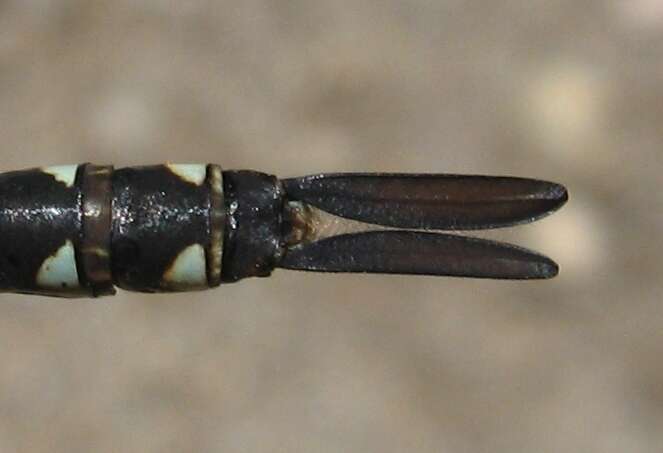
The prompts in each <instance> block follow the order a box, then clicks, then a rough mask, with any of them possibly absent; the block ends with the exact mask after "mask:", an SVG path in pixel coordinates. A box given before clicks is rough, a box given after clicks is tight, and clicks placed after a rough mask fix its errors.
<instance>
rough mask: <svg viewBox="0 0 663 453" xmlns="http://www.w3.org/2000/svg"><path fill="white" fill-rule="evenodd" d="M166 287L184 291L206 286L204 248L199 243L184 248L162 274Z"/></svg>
mask: <svg viewBox="0 0 663 453" xmlns="http://www.w3.org/2000/svg"><path fill="white" fill-rule="evenodd" d="M163 279H164V283H165V285H166V287H167V288H170V289H173V290H181V291H186V290H189V289H197V288H206V287H207V270H206V262H205V250H204V249H203V247H202V246H201V245H199V244H195V245H191V246H189V247H187V248H186V249H184V250H183V251H182V252H181V253H180V254H179V255H178V256H177V258H176V259H175V261H174V262H173V264H172V265H171V266H170V268H169V269H168V270H167V271H166V273H165V274H164V276H163Z"/></svg>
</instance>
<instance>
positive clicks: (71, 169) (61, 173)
mask: <svg viewBox="0 0 663 453" xmlns="http://www.w3.org/2000/svg"><path fill="white" fill-rule="evenodd" d="M77 170H78V165H61V166H58V167H45V168H42V171H43V172H44V173H48V174H49V175H53V177H54V178H55V180H56V181H60V182H61V183H64V184H65V185H66V186H67V187H73V186H74V182H76V171H77Z"/></svg>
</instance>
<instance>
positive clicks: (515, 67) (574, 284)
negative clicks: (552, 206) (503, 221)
mask: <svg viewBox="0 0 663 453" xmlns="http://www.w3.org/2000/svg"><path fill="white" fill-rule="evenodd" d="M0 139H1V148H0V149H1V151H0V152H1V156H2V158H1V159H0V167H1V168H0V170H2V171H6V170H11V169H17V168H24V167H31V166H41V165H47V164H63V163H78V162H84V161H93V162H97V163H114V164H115V165H118V166H126V165H134V164H146V163H159V162H162V161H174V162H208V161H209V162H217V163H220V164H222V165H224V166H225V167H226V168H253V169H258V170H263V171H267V172H272V173H275V174H278V175H281V176H295V175H300V174H306V173H314V172H319V171H412V172H421V171H427V172H461V173H488V174H511V175H521V176H530V177H539V178H544V179H550V180H554V181H558V182H562V183H564V184H566V185H567V186H568V187H569V189H570V193H571V201H570V203H569V204H568V205H567V206H566V207H565V208H564V209H563V210H562V211H561V212H560V213H558V214H557V215H555V216H553V217H551V218H549V219H546V220H544V221H543V222H540V223H537V224H535V225H532V226H528V227H523V228H518V229H515V230H513V231H511V230H510V231H504V232H500V233H499V236H500V237H501V238H503V239H507V240H510V241H513V242H517V243H520V244H523V245H526V246H530V247H534V248H537V249H539V250H542V251H544V252H546V253H548V254H550V255H551V256H553V257H554V258H556V259H557V260H558V261H559V262H560V264H561V266H562V273H561V275H560V276H559V278H557V279H556V280H554V281H551V282H537V283H507V282H492V281H473V280H455V279H444V278H425V277H422V278H417V277H393V276H392V277H382V276H348V275H343V276H330V275H314V274H304V273H291V272H285V271H281V272H276V273H275V275H274V276H273V277H272V278H271V279H266V280H252V281H251V280H248V281H244V282H243V283H240V284H236V285H230V286H226V287H223V288H221V289H219V290H217V291H213V292H208V293H200V294H191V295H182V296H168V297H166V296H153V297H147V296H141V295H136V294H128V293H122V294H120V295H119V296H118V297H115V298H114V299H105V300H101V301H96V302H95V301H58V300H49V299H42V298H36V297H32V298H31V297H21V296H12V295H1V296H0V299H1V301H2V303H0V363H2V366H1V367H0V452H3V453H4V452H89V451H95V452H126V451H140V452H190V451H197V452H264V451H278V452H341V451H342V452H372V451H380V452H405V451H417V452H533V451H536V452H562V451H564V452H655V451H661V448H662V447H661V445H663V362H662V354H663V301H662V300H661V299H662V289H663V279H662V278H661V277H662V275H661V272H662V270H663V260H662V259H661V254H662V253H663V244H662V242H661V240H660V236H659V234H660V232H661V227H662V226H663V191H662V190H661V181H662V179H661V172H663V154H662V153H663V2H661V1H659V0H594V1H578V0H562V1H551V0H548V1H544V0H507V1H499V2H493V1H488V0H485V1H479V0H463V1H458V0H444V1H442V0H401V1H395V0H391V1H378V0H353V1H336V2H333V1H332V2H329V1H322V0H309V1H304V0H280V1H276V0H262V1H259V0H245V1H241V2H239V1H237V2H232V1H211V0H200V1H193V0H190V1H176V0H173V1H165V0H163V1H160V0H141V1H136V0H116V1H101V0H0Z"/></svg>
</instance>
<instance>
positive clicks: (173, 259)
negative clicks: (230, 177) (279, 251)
mask: <svg viewBox="0 0 663 453" xmlns="http://www.w3.org/2000/svg"><path fill="white" fill-rule="evenodd" d="M221 185H222V181H221V172H220V170H219V169H218V167H215V166H211V165H210V166H202V165H158V166H152V167H136V168H125V169H121V170H117V171H115V172H114V174H113V207H112V212H113V216H112V217H113V220H112V236H111V244H112V246H111V253H112V257H113V259H112V263H113V264H112V266H113V278H114V280H115V283H116V284H117V285H118V286H120V287H121V288H124V289H128V290H132V291H142V292H160V291H190V290H195V289H205V288H208V287H210V286H216V285H218V284H219V283H220V273H221V267H220V254H221V248H222V242H221V240H220V239H221V238H222V237H223V233H222V230H223V213H222V212H218V211H219V210H222V209H223V202H222V197H223V194H222V192H220V191H219V187H221ZM214 187H215V189H214V190H213V188H214ZM215 198H216V199H215ZM220 200H221V201H220ZM214 260H217V264H216V265H212V264H211V263H208V261H214Z"/></svg>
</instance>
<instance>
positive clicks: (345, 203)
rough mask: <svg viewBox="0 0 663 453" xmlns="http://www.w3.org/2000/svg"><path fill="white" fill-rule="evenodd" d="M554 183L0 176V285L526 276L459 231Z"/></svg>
mask: <svg viewBox="0 0 663 453" xmlns="http://www.w3.org/2000/svg"><path fill="white" fill-rule="evenodd" d="M567 199H568V192H567V190H566V188H565V187H564V186H562V185H560V184H556V183H552V182H548V181H541V180H537V179H529V178H517V177H506V176H475V175H456V174H407V173H323V174H315V175H311V176H304V177H297V178H288V179H279V178H277V177H276V176H273V175H270V174H266V173H262V172H257V171H251V170H224V169H222V168H221V167H220V166H218V165H215V164H163V165H153V166H140V167H129V168H120V169H115V168H114V167H112V166H108V165H95V164H82V165H67V166H56V167H44V168H33V169H28V170H21V171H12V172H5V173H2V174H0V292H5V293H20V294H32V295H43V296H55V297H69V298H74V297H101V296H108V295H113V294H115V293H116V287H119V288H121V289H124V290H128V291H137V292H144V293H169V292H182V291H193V290H202V289H208V288H215V287H217V286H219V285H221V284H225V283H232V282H237V281H239V280H242V279H245V278H248V277H267V276H269V275H270V274H271V273H272V272H273V271H274V270H275V269H277V268H281V269H290V270H299V271H314V272H336V273H343V272H354V273H378V274H406V275H429V276H451V277H474V278H490V279H518V280H536V279H548V278H552V277H554V276H556V275H557V274H558V270H559V268H558V265H557V264H556V263H555V262H554V261H552V260H551V259H550V258H548V257H546V256H544V255H541V254H539V253H536V252H534V251H530V250H527V249H524V248H521V247H517V246H515V245H511V244H506V243H500V242H495V241H491V240H487V239H479V238H475V237H471V236H464V235H461V234H459V233H458V232H460V231H471V230H482V229H492V228H501V227H509V226H515V225H519V224H524V223H529V222H533V221H535V220H538V219H540V218H542V217H545V216H547V215H549V214H550V213H552V212H554V211H555V210H557V209H559V208H560V207H561V206H562V205H563V204H564V203H565V202H566V201H567Z"/></svg>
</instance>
